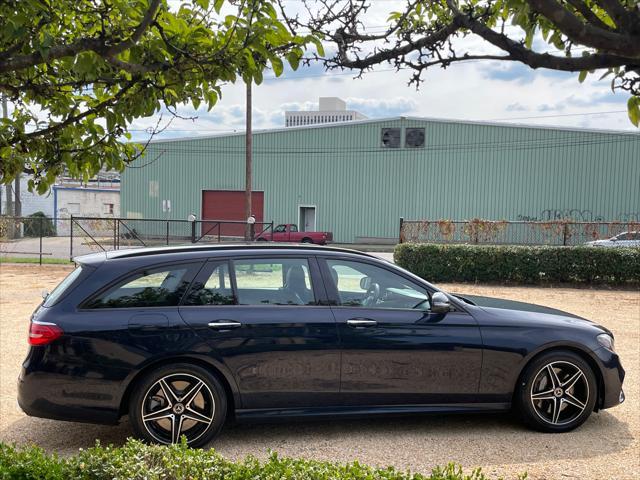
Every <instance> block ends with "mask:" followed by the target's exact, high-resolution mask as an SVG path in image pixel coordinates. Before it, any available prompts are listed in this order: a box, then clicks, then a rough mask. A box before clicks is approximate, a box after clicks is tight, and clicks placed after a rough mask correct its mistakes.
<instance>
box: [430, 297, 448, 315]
mask: <svg viewBox="0 0 640 480" xmlns="http://www.w3.org/2000/svg"><path fill="white" fill-rule="evenodd" d="M431 311H432V312H434V313H447V312H449V311H451V302H450V301H449V297H447V296H446V295H445V294H444V293H442V292H436V293H434V294H433V295H431Z"/></svg>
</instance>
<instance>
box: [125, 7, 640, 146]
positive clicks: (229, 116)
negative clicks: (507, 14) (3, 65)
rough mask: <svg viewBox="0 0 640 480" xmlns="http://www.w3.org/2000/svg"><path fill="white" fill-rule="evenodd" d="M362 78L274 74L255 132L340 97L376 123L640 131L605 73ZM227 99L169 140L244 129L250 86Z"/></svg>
mask: <svg viewBox="0 0 640 480" xmlns="http://www.w3.org/2000/svg"><path fill="white" fill-rule="evenodd" d="M400 3H401V2H393V1H382V2H374V4H375V5H374V7H375V8H374V9H373V10H372V11H370V12H369V15H368V17H367V20H366V24H367V25H368V26H369V28H370V31H378V32H379V31H380V29H381V28H382V27H383V26H384V25H385V18H386V17H387V14H388V12H389V11H392V10H394V7H396V8H398V5H399V4H400ZM395 4H398V5H395ZM536 43H537V44H538V47H539V48H541V49H542V50H543V51H545V50H546V51H552V50H550V49H549V47H548V46H544V45H542V42H541V40H540V39H538V41H537V42H536ZM464 46H467V47H469V48H471V49H473V51H474V52H476V53H478V52H482V53H485V52H487V53H488V52H494V53H495V51H492V50H491V48H490V47H489V46H487V45H485V44H483V43H482V42H481V41H479V40H473V39H472V40H469V41H467V43H466V44H465V45H464ZM354 75H355V74H354V73H353V72H349V71H344V72H337V71H330V72H326V71H325V70H324V69H323V68H322V67H321V66H320V65H312V66H310V67H301V68H300V69H299V70H298V71H296V72H294V71H291V70H290V69H287V70H286V71H285V73H284V74H283V75H282V76H281V77H279V78H275V77H273V75H271V74H270V73H269V74H267V75H266V79H265V82H264V83H263V84H262V85H259V86H255V87H254V95H253V97H254V104H253V112H254V128H255V129H265V128H277V127H283V126H284V112H285V111H286V110H314V109H317V104H318V97H324V96H336V97H340V98H342V99H344V100H346V102H347V108H349V109H354V110H358V111H360V112H361V113H363V114H365V115H366V116H368V117H370V118H384V117H395V116H417V117H431V118H442V119H461V120H486V121H504V122H516V123H525V124H535V125H557V126H568V127H584V128H595V129H613V130H631V131H634V130H636V131H637V129H635V127H633V125H632V124H631V123H630V122H629V120H628V117H627V113H626V102H627V100H628V96H627V95H625V94H624V93H619V92H617V93H613V92H612V91H611V88H610V82H609V81H608V80H607V79H605V80H602V81H598V78H599V77H600V72H596V73H595V74H593V75H589V76H588V77H587V80H586V81H585V82H584V83H582V84H581V83H579V82H578V78H577V77H578V76H577V74H573V73H562V72H554V71H549V70H537V71H534V70H531V69H529V68H528V67H526V66H524V65H522V64H518V63H506V62H505V63H503V62H495V61H493V62H492V61H482V62H480V61H477V62H468V63H462V64H457V65H453V66H451V67H449V68H448V69H446V70H443V69H441V68H433V69H431V70H429V71H428V72H427V73H426V74H425V75H424V80H425V82H424V83H423V84H422V85H421V86H420V89H419V90H416V88H415V86H408V85H407V83H408V81H409V78H410V75H411V74H410V72H409V71H400V72H396V71H395V70H393V69H392V68H391V66H389V65H381V66H379V67H378V68H376V69H375V70H374V71H372V72H370V73H366V74H365V75H364V76H363V77H362V78H354ZM222 93H223V97H222V100H221V101H220V102H219V103H218V104H217V105H216V107H215V108H214V109H213V110H212V111H211V112H207V111H206V108H205V107H201V108H200V109H199V110H198V111H194V110H193V108H192V107H190V106H185V107H184V108H182V109H181V110H180V113H181V114H182V115H184V116H188V117H197V118H195V119H193V120H190V119H187V120H179V119H175V120H174V121H173V122H172V124H171V125H170V126H169V127H168V128H167V130H166V131H165V132H164V133H163V134H162V137H163V138H169V137H185V136H189V137H191V136H198V135H212V134H217V133H224V132H229V131H241V130H244V108H245V105H244V96H245V87H244V85H243V84H237V85H226V86H224V87H223V90H222ZM156 122H157V118H149V119H145V120H140V121H137V122H135V124H134V126H133V133H134V135H135V137H134V138H136V139H138V140H141V139H143V138H145V135H146V133H145V129H147V128H148V127H150V126H153V125H155V124H156Z"/></svg>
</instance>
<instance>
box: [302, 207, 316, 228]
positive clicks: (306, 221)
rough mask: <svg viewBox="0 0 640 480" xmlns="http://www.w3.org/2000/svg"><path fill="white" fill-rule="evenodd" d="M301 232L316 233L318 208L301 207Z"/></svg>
mask: <svg viewBox="0 0 640 480" xmlns="http://www.w3.org/2000/svg"><path fill="white" fill-rule="evenodd" d="M299 227H300V231H301V232H315V231H316V207H300V225H299Z"/></svg>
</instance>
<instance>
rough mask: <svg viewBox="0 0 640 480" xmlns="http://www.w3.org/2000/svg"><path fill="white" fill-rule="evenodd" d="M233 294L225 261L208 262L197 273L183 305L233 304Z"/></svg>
mask: <svg viewBox="0 0 640 480" xmlns="http://www.w3.org/2000/svg"><path fill="white" fill-rule="evenodd" d="M235 303H236V302H235V296H234V295H233V287H232V285H231V277H230V275H229V264H228V263H227V262H210V263H208V264H207V266H206V267H204V268H203V269H202V271H201V272H200V273H199V274H198V276H197V277H196V279H195V280H194V282H193V284H192V285H191V289H190V290H189V293H188V294H187V297H186V298H185V300H184V303H183V304H184V305H234V304H235Z"/></svg>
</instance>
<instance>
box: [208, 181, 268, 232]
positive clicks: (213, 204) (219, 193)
mask: <svg viewBox="0 0 640 480" xmlns="http://www.w3.org/2000/svg"><path fill="white" fill-rule="evenodd" d="M251 206H252V210H253V212H252V213H253V215H254V216H255V217H256V222H262V221H263V219H264V217H263V209H264V192H253V193H252V194H251ZM202 220H235V221H245V220H246V218H245V216H244V190H204V191H203V192H202ZM214 225H215V224H213V223H211V224H209V223H207V222H204V223H203V224H202V234H203V235H204V234H205V233H206V232H207V230H209V229H211V227H213V226H214ZM260 230H262V229H261V228H256V231H260ZM209 234H215V235H217V234H218V228H217V227H215V228H214V229H213V230H212V231H211V232H209ZM221 234H222V235H228V236H239V237H242V236H244V225H223V226H222V231H221Z"/></svg>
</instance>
